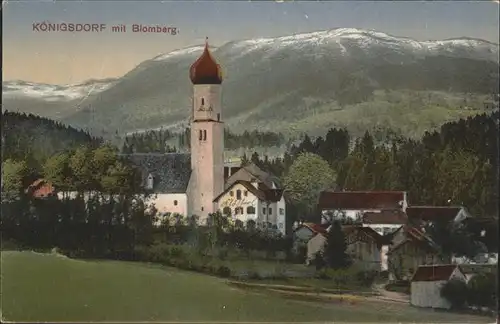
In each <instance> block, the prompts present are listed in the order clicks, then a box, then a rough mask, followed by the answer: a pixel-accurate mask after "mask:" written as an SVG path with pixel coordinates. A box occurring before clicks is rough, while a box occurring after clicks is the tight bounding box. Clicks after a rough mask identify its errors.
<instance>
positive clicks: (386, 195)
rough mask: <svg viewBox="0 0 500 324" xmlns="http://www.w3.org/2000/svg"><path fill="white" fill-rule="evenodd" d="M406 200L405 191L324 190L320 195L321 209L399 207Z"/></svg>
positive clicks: (381, 208)
mask: <svg viewBox="0 0 500 324" xmlns="http://www.w3.org/2000/svg"><path fill="white" fill-rule="evenodd" d="M404 200H405V192H404V191H331V190H327V191H323V192H321V193H320V195H319V201H318V207H319V209H320V210H328V209H340V210H348V209H354V210H363V209H368V210H369V209H380V210H383V209H398V208H401V207H402V206H401V205H400V202H401V201H404Z"/></svg>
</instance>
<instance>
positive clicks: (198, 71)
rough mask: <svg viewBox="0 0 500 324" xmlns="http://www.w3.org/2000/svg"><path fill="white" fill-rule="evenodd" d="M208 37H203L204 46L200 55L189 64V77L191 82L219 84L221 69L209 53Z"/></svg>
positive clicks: (220, 81)
mask: <svg viewBox="0 0 500 324" xmlns="http://www.w3.org/2000/svg"><path fill="white" fill-rule="evenodd" d="M208 48H209V45H208V37H206V38H205V48H204V49H203V53H202V54H201V56H200V57H199V58H198V59H197V60H196V61H195V62H194V63H193V65H191V68H190V69H189V77H190V78H191V82H192V83H193V84H221V83H222V73H221V72H222V71H221V68H220V66H219V64H217V62H216V61H215V59H214V58H213V57H212V54H210V50H209V49H208Z"/></svg>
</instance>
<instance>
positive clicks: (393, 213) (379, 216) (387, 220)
mask: <svg viewBox="0 0 500 324" xmlns="http://www.w3.org/2000/svg"><path fill="white" fill-rule="evenodd" d="M407 221H408V217H407V216H406V214H405V213H404V212H403V211H401V210H399V209H393V210H382V211H381V212H379V213H377V212H366V213H364V214H363V224H394V225H403V224H406V222H407Z"/></svg>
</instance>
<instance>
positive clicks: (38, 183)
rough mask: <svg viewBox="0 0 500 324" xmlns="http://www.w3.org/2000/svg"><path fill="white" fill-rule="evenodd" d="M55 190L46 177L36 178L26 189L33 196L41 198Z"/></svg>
mask: <svg viewBox="0 0 500 324" xmlns="http://www.w3.org/2000/svg"><path fill="white" fill-rule="evenodd" d="M55 192H56V190H55V188H54V186H53V184H52V182H50V181H48V180H46V179H37V180H35V181H34V182H33V183H32V184H31V185H29V186H28V188H27V189H26V193H28V194H30V195H31V196H33V197H35V198H43V197H47V196H50V195H53V194H54V193H55Z"/></svg>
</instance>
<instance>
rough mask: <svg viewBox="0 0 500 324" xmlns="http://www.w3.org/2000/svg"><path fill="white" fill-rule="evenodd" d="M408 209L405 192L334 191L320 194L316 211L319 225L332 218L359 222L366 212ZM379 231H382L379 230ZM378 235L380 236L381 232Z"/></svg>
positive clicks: (328, 221)
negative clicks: (344, 218)
mask: <svg viewBox="0 0 500 324" xmlns="http://www.w3.org/2000/svg"><path fill="white" fill-rule="evenodd" d="M407 207H408V200H407V194H406V192H405V191H334V190H325V191H322V192H321V193H320V196H319V199H318V210H319V212H320V213H321V223H331V221H332V219H333V218H342V217H346V218H350V219H352V220H361V219H362V217H363V215H364V214H365V213H368V212H372V213H380V212H382V211H385V210H400V211H402V212H404V211H405V210H406V208H407ZM380 231H383V229H381V230H380ZM380 231H378V232H379V234H382V232H380Z"/></svg>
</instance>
